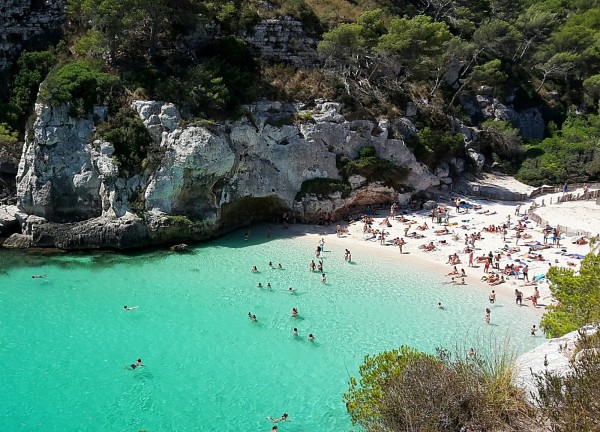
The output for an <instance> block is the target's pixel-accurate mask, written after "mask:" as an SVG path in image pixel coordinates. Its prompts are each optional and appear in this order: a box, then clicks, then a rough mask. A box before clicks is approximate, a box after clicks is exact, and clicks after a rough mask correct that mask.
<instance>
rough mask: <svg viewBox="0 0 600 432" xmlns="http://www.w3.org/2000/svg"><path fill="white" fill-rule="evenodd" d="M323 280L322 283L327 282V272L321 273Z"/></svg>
mask: <svg viewBox="0 0 600 432" xmlns="http://www.w3.org/2000/svg"><path fill="white" fill-rule="evenodd" d="M321 282H322V283H327V277H326V276H325V273H323V274H322V275H321Z"/></svg>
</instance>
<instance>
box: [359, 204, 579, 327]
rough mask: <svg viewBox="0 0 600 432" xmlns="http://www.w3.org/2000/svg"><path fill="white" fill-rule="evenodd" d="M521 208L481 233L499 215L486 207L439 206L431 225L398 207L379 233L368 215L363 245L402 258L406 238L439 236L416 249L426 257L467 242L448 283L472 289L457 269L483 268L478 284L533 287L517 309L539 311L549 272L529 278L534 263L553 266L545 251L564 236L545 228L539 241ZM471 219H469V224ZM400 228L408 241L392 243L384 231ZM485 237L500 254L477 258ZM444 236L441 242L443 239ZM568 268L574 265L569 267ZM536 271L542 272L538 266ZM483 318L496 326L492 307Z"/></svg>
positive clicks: (452, 259) (453, 257) (519, 297)
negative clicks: (386, 248) (390, 248)
mask: <svg viewBox="0 0 600 432" xmlns="http://www.w3.org/2000/svg"><path fill="white" fill-rule="evenodd" d="M521 206H522V205H518V206H517V207H516V209H515V212H514V214H513V215H511V214H509V215H507V216H506V220H505V222H503V223H489V224H484V226H483V227H481V228H480V229H476V225H475V224H474V223H473V222H474V218H475V217H478V218H479V219H480V220H481V219H484V218H485V216H491V215H496V212H495V211H490V210H489V209H484V208H483V205H481V204H471V203H469V202H467V201H465V200H463V199H461V198H458V197H455V198H453V199H451V201H450V205H449V206H446V205H438V206H437V207H434V208H432V209H431V210H429V217H430V220H429V221H428V220H425V217H424V216H423V213H419V212H418V211H413V212H408V213H406V214H399V213H398V206H397V205H396V204H393V205H392V207H391V208H390V214H389V217H383V218H382V219H381V222H379V225H383V228H374V225H375V224H377V223H378V222H377V219H376V218H373V216H372V215H365V216H363V217H362V218H361V219H360V223H361V224H362V226H363V228H362V232H363V239H364V240H366V241H369V240H371V241H373V240H374V241H378V242H380V244H385V245H394V246H398V247H399V249H400V253H401V254H402V253H405V251H406V246H407V245H408V244H407V240H406V239H409V240H418V239H427V237H429V236H435V237H437V239H431V238H430V239H427V241H426V242H425V243H422V244H420V245H418V246H416V247H417V249H419V250H422V251H424V252H433V251H438V250H439V249H440V248H443V247H444V246H450V245H457V246H458V244H460V241H461V240H460V239H461V237H462V242H463V243H464V244H463V246H464V247H463V248H462V250H461V251H456V252H454V253H451V254H449V255H448V260H447V262H446V263H447V264H449V265H451V266H452V271H451V272H449V273H448V274H447V276H449V277H450V279H449V280H448V281H447V282H446V283H447V284H452V285H466V284H467V280H468V275H467V274H466V271H465V269H464V268H461V269H460V270H459V269H458V267H457V266H458V265H460V264H462V263H463V262H465V264H466V266H467V268H473V269H482V273H483V274H482V275H481V276H480V278H479V279H478V280H480V281H481V282H485V283H487V284H488V285H489V286H491V287H498V286H503V285H507V284H510V285H518V286H519V287H532V288H533V289H534V291H533V293H532V294H531V295H530V296H527V297H524V295H523V292H522V291H521V290H520V289H519V288H516V289H515V299H516V304H517V305H519V306H522V305H523V299H525V300H528V301H531V305H532V306H533V307H535V308H537V307H538V306H539V303H538V301H539V299H540V297H541V295H540V291H539V289H538V287H537V285H538V283H540V282H541V281H542V280H543V279H544V278H545V271H544V270H543V269H541V270H538V272H539V274H537V275H536V276H534V277H532V278H531V279H530V274H529V271H530V266H531V265H532V264H530V263H536V264H541V263H544V264H547V265H548V266H551V265H552V264H553V263H552V262H550V261H549V260H548V259H547V258H546V257H545V256H544V255H542V254H541V253H540V251H541V250H544V249H549V248H552V247H554V248H560V247H561V244H560V241H561V237H562V233H561V232H560V231H559V230H558V229H557V228H556V227H551V226H549V225H546V226H545V227H543V229H541V233H542V239H541V240H542V241H538V240H535V239H534V234H535V232H534V228H535V227H534V225H533V223H532V221H531V220H530V219H529V217H528V215H527V214H521V213H520V209H521ZM451 207H454V209H455V210H454V211H453V212H452V211H451V210H450V208H451ZM469 211H471V213H469ZM466 215H469V216H468V219H467V218H466ZM480 215H481V216H480ZM497 217H498V216H496V219H497ZM454 219H458V220H459V222H454ZM428 222H429V223H430V224H431V225H432V226H436V225H437V227H436V228H433V227H430V226H429V225H428ZM395 224H403V225H404V228H403V232H404V237H399V236H397V237H395V238H393V240H387V239H386V237H387V236H388V235H389V234H390V233H389V232H386V231H385V228H391V227H393V226H394V225H395ZM413 227H414V230H413V232H412V233H411V234H412V235H409V234H408V233H409V231H410V230H411V229H412V228H413ZM438 227H439V228H438ZM417 231H418V233H417ZM461 231H463V233H461ZM445 236H448V238H443V237H445ZM483 236H494V237H497V238H498V244H497V249H496V250H495V251H494V252H492V251H489V253H487V254H481V255H476V251H477V250H480V245H479V243H480V242H481V240H482V238H483ZM440 237H442V238H441V239H440ZM580 240H581V243H579V240H578V242H577V243H576V244H586V240H585V239H580ZM510 243H512V245H510ZM461 255H462V257H461ZM519 255H520V256H519ZM517 256H519V258H517ZM557 262H558V261H557ZM567 265H573V264H572V263H570V262H567ZM535 267H536V268H539V267H538V266H537V265H536V266H535ZM489 299H490V303H491V304H495V303H496V291H495V290H494V289H493V290H492V292H491V293H490V296H489ZM438 307H440V308H442V306H441V303H438ZM484 318H485V322H486V323H488V324H489V323H490V322H491V309H490V308H489V307H488V308H486V309H485V314H484ZM537 330H538V328H537V327H536V326H535V325H534V326H533V327H532V330H531V334H532V335H533V336H535V334H536V331H537Z"/></svg>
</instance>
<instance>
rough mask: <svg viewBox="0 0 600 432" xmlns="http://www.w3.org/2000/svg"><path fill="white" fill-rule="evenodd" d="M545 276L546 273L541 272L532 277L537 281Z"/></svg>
mask: <svg viewBox="0 0 600 432" xmlns="http://www.w3.org/2000/svg"><path fill="white" fill-rule="evenodd" d="M545 277H546V273H541V274H539V275H537V276H534V277H533V280H537V281H539V280H541V279H544V278H545Z"/></svg>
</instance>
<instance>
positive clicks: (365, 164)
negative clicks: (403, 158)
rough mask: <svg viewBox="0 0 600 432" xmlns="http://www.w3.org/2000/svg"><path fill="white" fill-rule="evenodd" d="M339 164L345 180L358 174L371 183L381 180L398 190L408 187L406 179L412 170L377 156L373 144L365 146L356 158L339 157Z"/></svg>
mask: <svg viewBox="0 0 600 432" xmlns="http://www.w3.org/2000/svg"><path fill="white" fill-rule="evenodd" d="M337 165H338V169H339V171H340V174H341V175H342V177H343V178H344V179H345V180H347V179H348V177H350V176H351V175H354V174H357V175H360V176H363V177H365V178H366V179H367V182H369V183H372V182H381V183H382V184H383V185H385V186H388V187H391V188H394V189H396V190H403V189H404V188H406V185H405V184H404V180H406V177H407V176H408V174H409V172H410V170H409V169H408V168H403V167H400V166H398V165H396V164H395V163H394V162H391V161H389V160H386V159H381V158H380V157H378V156H376V152H375V148H374V147H373V146H365V147H363V148H362V149H361V150H360V153H359V155H358V157H357V158H356V159H354V160H349V159H348V158H346V157H338V163H337Z"/></svg>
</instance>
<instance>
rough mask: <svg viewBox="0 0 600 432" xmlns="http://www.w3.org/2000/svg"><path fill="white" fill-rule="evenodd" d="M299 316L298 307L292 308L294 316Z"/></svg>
mask: <svg viewBox="0 0 600 432" xmlns="http://www.w3.org/2000/svg"><path fill="white" fill-rule="evenodd" d="M297 316H298V309H297V308H292V317H294V318H296V317H297Z"/></svg>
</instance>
